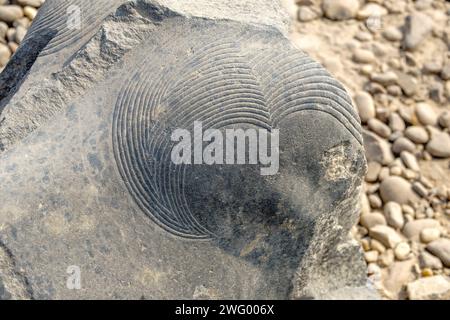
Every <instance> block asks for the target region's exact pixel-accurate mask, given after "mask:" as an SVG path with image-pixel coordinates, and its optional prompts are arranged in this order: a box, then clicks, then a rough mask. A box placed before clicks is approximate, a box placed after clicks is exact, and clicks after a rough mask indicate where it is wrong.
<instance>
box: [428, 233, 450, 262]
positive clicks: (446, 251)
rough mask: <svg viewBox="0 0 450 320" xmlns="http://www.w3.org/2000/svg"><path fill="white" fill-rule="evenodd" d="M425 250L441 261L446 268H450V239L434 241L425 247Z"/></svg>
mask: <svg viewBox="0 0 450 320" xmlns="http://www.w3.org/2000/svg"><path fill="white" fill-rule="evenodd" d="M427 250H428V251H430V252H431V253H432V254H434V255H435V256H436V257H438V258H439V259H441V261H442V263H443V264H444V265H445V266H446V267H447V268H448V267H450V239H446V238H442V239H438V240H435V241H433V242H431V243H430V244H429V245H428V246H427Z"/></svg>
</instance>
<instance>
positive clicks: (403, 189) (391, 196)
mask: <svg viewBox="0 0 450 320" xmlns="http://www.w3.org/2000/svg"><path fill="white" fill-rule="evenodd" d="M380 195H381V198H382V199H383V201H384V203H387V202H391V201H393V202H396V203H398V204H400V205H402V204H409V203H414V202H416V201H417V200H418V198H417V196H416V194H415V193H414V191H413V190H412V187H411V184H410V183H409V182H408V181H407V180H405V179H403V178H401V177H389V178H387V179H385V180H384V181H383V182H382V183H381V185H380Z"/></svg>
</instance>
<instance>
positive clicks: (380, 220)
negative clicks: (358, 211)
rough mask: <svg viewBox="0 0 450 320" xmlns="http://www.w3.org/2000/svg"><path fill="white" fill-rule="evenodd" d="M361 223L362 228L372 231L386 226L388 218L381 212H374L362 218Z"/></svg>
mask: <svg viewBox="0 0 450 320" xmlns="http://www.w3.org/2000/svg"><path fill="white" fill-rule="evenodd" d="M360 223H361V225H362V226H364V227H366V228H367V229H369V230H370V229H371V228H373V227H375V226H378V225H382V226H384V225H386V218H385V217H384V216H383V215H382V214H381V213H379V212H372V213H368V214H363V215H362V216H361V218H360Z"/></svg>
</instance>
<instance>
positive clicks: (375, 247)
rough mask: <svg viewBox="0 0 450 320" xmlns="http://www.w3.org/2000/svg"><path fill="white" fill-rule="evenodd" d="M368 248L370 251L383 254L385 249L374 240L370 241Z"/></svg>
mask: <svg viewBox="0 0 450 320" xmlns="http://www.w3.org/2000/svg"><path fill="white" fill-rule="evenodd" d="M370 247H371V248H372V250H376V251H378V252H379V253H383V252H385V251H386V248H385V247H384V246H383V244H382V243H381V242H380V241H378V240H375V239H371V240H370Z"/></svg>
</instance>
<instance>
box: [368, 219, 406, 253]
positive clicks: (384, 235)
mask: <svg viewBox="0 0 450 320" xmlns="http://www.w3.org/2000/svg"><path fill="white" fill-rule="evenodd" d="M369 234H370V236H371V237H372V238H374V239H376V240H378V241H380V242H381V243H382V244H383V245H384V246H385V247H387V248H391V249H393V248H395V247H396V246H397V245H398V244H399V243H400V242H402V241H403V238H402V236H401V235H400V234H398V233H397V231H395V230H394V229H392V228H391V227H388V226H384V225H377V226H375V227H372V228H371V229H369Z"/></svg>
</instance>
